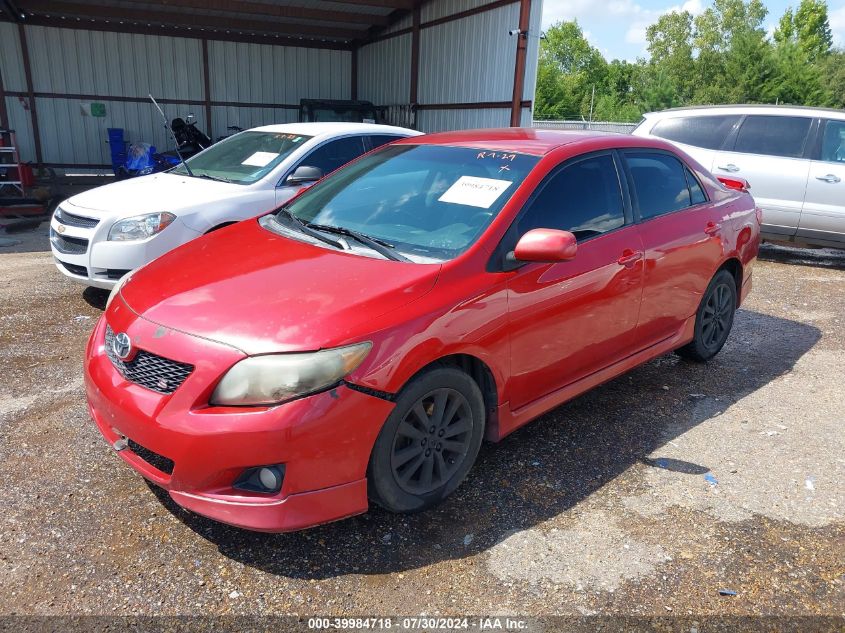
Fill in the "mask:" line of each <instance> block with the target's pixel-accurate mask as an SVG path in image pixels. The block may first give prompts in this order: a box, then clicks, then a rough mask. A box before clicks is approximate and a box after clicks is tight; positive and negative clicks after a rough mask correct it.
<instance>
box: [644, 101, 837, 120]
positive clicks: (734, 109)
mask: <svg viewBox="0 0 845 633" xmlns="http://www.w3.org/2000/svg"><path fill="white" fill-rule="evenodd" d="M714 111H715V112H719V113H722V114H749V113H761V112H765V113H766V114H782V115H790V114H792V115H795V114H804V115H807V114H811V115H817V116H818V115H821V114H825V115H828V116H829V115H831V114H832V115H835V116H836V117H837V118H843V119H845V110H839V109H837V108H818V107H814V106H801V105H772V104H765V103H744V104H734V105H702V106H687V107H684V108H669V109H667V110H661V111H659V112H649V113H647V114H645V115H644V116H646V117H649V118H657V117H661V116H663V115H670V116H671V115H673V114H691V115H695V116H698V115H702V116H703V115H705V114H708V113H711V112H714Z"/></svg>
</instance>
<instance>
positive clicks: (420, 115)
mask: <svg viewBox="0 0 845 633" xmlns="http://www.w3.org/2000/svg"><path fill="white" fill-rule="evenodd" d="M488 4H492V0H430V1H429V2H426V3H425V4H423V5H422V7H421V9H420V23H421V25H422V28H421V30H420V58H419V83H418V93H417V100H418V102H419V104H421V105H422V106H423V108H421V109H420V110H419V111H418V112H417V115H416V127H417V129H419V130H421V131H423V132H436V131H441V130H450V129H463V128H479V127H501V126H507V125H509V124H510V102H511V99H512V97H513V78H514V67H515V64H516V46H517V40H516V38H515V37H514V36H511V35H509V31H510V30H511V29H516V28H517V27H518V26H519V3H518V2H513V3H511V4H507V5H504V6H500V7H497V8H495V9H490V10H487V11H484V12H481V13H477V14H474V15H470V16H467V17H463V18H461V19H458V20H454V21H449V22H445V23H443V24H437V25H432V26H426V23H427V22H431V21H433V20H439V19H441V18H445V17H448V16H451V15H455V14H457V13H460V12H462V11H468V10H471V9H477V8H480V7H484V6H485V5H488ZM541 19H542V0H532V2H531V15H530V27H529V37H528V51H527V64H526V73H525V84H524V90H523V95H524V96H523V100H526V101H532V102H533V100H534V91H535V88H536V74H537V55H538V50H539V42H540V37H539V36H540V23H541ZM411 25H412V23H411V21H410V20H409V19H407V18H406V19H405V20H404V21H403V28H409V27H410V26H411ZM411 42H412V36H411V35H410V34H404V35H400V36H396V37H393V38H390V39H386V40H382V41H380V42H377V43H374V44H368V45H366V46H363V47H361V48H360V49H359V52H358V55H359V57H358V65H359V71H358V97H359V98H360V99H366V100H369V101H373V102H374V103H376V104H377V105H398V104H408V103H409V99H410V80H409V78H408V77H407V76H405V75H407V71H406V72H405V73H404V74H403V72H402V69H403V68H409V67H410V59H411ZM479 102H484V103H490V102H497V103H501V104H502V107H496V108H489V107H488V108H472V107H466V108H461V109H447V108H436V107H434V108H432V107H431V106H443V105H448V104H472V103H479ZM425 106H429V107H428V108H426V107H425ZM531 115H532V111H531V109H530V108H524V109H523V112H522V117H521V124H522V125H525V126H530V125H531V119H532V116H531Z"/></svg>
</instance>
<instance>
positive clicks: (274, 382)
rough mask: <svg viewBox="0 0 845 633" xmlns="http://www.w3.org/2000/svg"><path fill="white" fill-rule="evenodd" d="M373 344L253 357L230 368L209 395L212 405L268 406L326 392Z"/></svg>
mask: <svg viewBox="0 0 845 633" xmlns="http://www.w3.org/2000/svg"><path fill="white" fill-rule="evenodd" d="M372 346H373V344H372V343H369V342H367V343H358V344H357V345H349V346H348V347H337V348H334V349H326V350H322V351H320V352H311V353H307V354H268V355H267V356H252V357H250V358H245V359H244V360H242V361H240V362H239V363H238V364H236V365H235V366H234V367H232V368H231V369H230V370H229V371H228V372H226V375H225V376H223V379H222V380H221V381H220V382H219V383H218V384H217V387H216V388H215V389H214V393H213V394H211V404H212V405H226V406H244V405H252V406H256V405H270V404H278V403H279V402H284V401H285V400H290V399H291V398H295V397H297V396H305V395H308V394H310V393H314V392H317V391H320V390H322V389H326V388H327V387H331V386H332V385H334V384H336V383H338V382H339V381H340V379H341V378H343V377H344V376H346V375H347V374H349V373H350V372H351V371H353V370H354V369H355V368H356V367H358V365H360V364H361V362H362V361H363V360H364V359H365V358H366V357H367V354H369V352H370V349H371V348H372Z"/></svg>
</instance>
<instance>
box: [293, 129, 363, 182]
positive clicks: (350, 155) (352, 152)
mask: <svg viewBox="0 0 845 633" xmlns="http://www.w3.org/2000/svg"><path fill="white" fill-rule="evenodd" d="M363 153H364V137H363V136H348V137H345V138H339V139H335V140H333V141H329V142H328V143H325V144H323V145H321V146H320V147H318V148H317V149H315V150H314V151H313V152H311V153H310V154H309V155H308V156H306V157H305V158H304V159H302V162H301V163H300V164H302V165H308V166H309V167H318V168H319V169H321V170H323V175H324V176H325V175H326V174H330V173H331V172H333V171H334V170H335V169H337V168H338V167H342V166H343V165H345V164H346V163H348V162H349V161H351V160H353V159H355V158H358V157H359V156H360V155H361V154H363Z"/></svg>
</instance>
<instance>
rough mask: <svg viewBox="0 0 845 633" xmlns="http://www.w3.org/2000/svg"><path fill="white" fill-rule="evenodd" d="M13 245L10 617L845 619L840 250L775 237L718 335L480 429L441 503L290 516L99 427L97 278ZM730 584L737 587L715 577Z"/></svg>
mask: <svg viewBox="0 0 845 633" xmlns="http://www.w3.org/2000/svg"><path fill="white" fill-rule="evenodd" d="M14 237H15V239H16V240H20V243H19V244H15V245H12V246H6V247H0V366H2V368H3V372H2V376H3V381H2V384H0V480H2V481H3V482H4V485H3V487H2V488H0V508H2V515H1V516H0V534H2V539H0V561H2V567H0V596H1V597H0V615H8V614H33V615H49V614H56V615H58V614H73V615H85V614H122V615H158V614H163V615H179V614H197V613H203V614H261V613H267V614H298V615H308V614H322V615H326V614H335V615H344V614H346V615H349V614H358V615H362V614H368V615H398V614H404V615H414V614H422V613H426V614H444V615H449V614H521V615H536V616H543V615H550V614H562V615H574V616H583V615H590V614H601V615H625V616H666V615H667V614H674V615H693V616H696V617H699V616H703V617H706V616H708V615H714V614H718V615H735V614H740V615H754V614H758V615H759V614H767V615H789V616H803V615H818V614H824V615H832V616H836V617H839V618H842V617H845V519H844V518H843V517H844V515H845V484H843V482H845V433H843V430H842V426H843V417H845V413H843V409H845V407H843V404H845V381H843V378H845V252H840V253H837V252H834V251H799V250H794V249H786V248H774V247H766V248H765V249H764V254H763V261H761V262H760V263H759V264H758V266H757V268H756V272H755V290H754V292H753V293H752V296H751V298H750V301H749V302H748V303H747V305H746V306H745V307H744V309H743V310H741V311H740V312H739V313H738V315H737V319H736V324H735V328H734V332H733V334H732V336H731V338H730V340H729V343H728V345H727V346H726V348H725V349H724V350H723V352H722V353H721V354H720V355H719V356H718V357H717V358H716V359H715V360H714V361H713V362H711V363H710V364H708V365H705V366H702V365H695V364H690V363H687V362H683V361H680V360H679V359H677V358H675V357H674V356H666V357H664V358H660V359H657V360H655V361H653V362H651V363H648V364H647V365H645V366H643V367H640V368H639V369H637V370H635V371H633V372H631V373H630V374H628V375H625V376H623V377H621V378H619V379H617V380H615V381H613V382H611V383H609V384H607V385H605V386H603V387H601V388H599V389H596V390H594V391H592V392H590V393H588V394H586V395H585V396H583V397H581V398H578V399H577V400H575V401H573V402H571V403H569V404H567V405H565V406H563V407H561V408H559V409H557V410H555V411H553V412H551V413H550V414H548V415H546V416H544V417H543V418H542V419H540V420H537V421H535V422H534V423H532V424H530V425H529V426H527V427H525V428H523V429H522V430H520V431H518V432H517V433H515V434H513V435H512V436H510V437H508V438H507V439H506V440H505V441H503V442H502V443H500V444H498V445H487V446H485V447H484V448H483V449H482V453H481V456H480V458H479V461H478V463H477V465H476V467H475V469H474V470H473V472H472V473H471V476H470V478H469V479H468V481H467V482H466V483H465V484H464V485H463V486H462V487H461V488H460V489H459V490H458V492H457V493H456V494H455V495H453V496H452V497H451V498H450V499H449V500H448V501H447V502H446V503H445V504H444V505H443V506H441V507H440V508H438V509H436V510H434V511H431V512H428V513H424V514H420V515H414V516H411V517H402V516H395V515H391V514H388V513H386V512H383V511H381V510H379V509H372V510H371V511H370V512H369V513H367V514H366V515H363V516H360V517H356V518H353V519H350V520H346V521H342V522H339V523H335V524H332V525H328V526H324V527H320V528H316V529H312V530H307V531H304V532H299V533H295V534H288V535H266V534H253V533H249V532H245V531H240V530H237V529H234V528H229V527H226V526H223V525H220V524H216V523H213V522H211V521H208V520H205V519H203V518H201V517H198V516H195V515H191V514H188V513H187V512H185V511H183V510H181V509H179V508H178V507H176V506H175V505H174V504H173V503H171V502H170V501H169V499H168V498H167V497H166V495H163V494H161V493H160V492H157V491H156V490H154V489H152V488H150V487H148V486H147V485H145V483H144V481H143V480H142V479H141V478H140V477H138V476H137V475H136V474H135V473H134V472H133V471H131V470H130V469H129V468H127V467H126V466H125V465H124V464H123V463H122V462H121V461H120V460H119V459H118V458H117V457H116V456H115V455H114V453H113V451H112V449H111V448H109V447H108V446H107V445H106V443H105V442H104V441H102V439H101V438H100V436H99V434H98V432H97V430H96V429H95V427H94V425H93V424H92V423H91V422H90V421H89V419H88V415H87V412H86V408H85V402H84V397H83V392H82V379H81V358H82V354H83V349H84V345H85V341H86V339H87V337H88V333H89V332H90V330H91V328H92V326H93V324H94V321H95V319H96V318H97V317H98V316H99V314H100V313H101V309H102V305H103V302H104V297H103V295H102V294H101V293H96V292H91V291H84V292H83V290H82V288H81V287H79V286H77V285H75V284H72V283H71V282H69V281H66V280H65V279H64V278H63V277H62V276H61V275H59V273H58V272H57V271H56V270H55V269H54V267H53V264H52V261H51V258H50V255H49V251H48V248H47V239H46V225H42V227H41V228H40V229H39V230H37V231H33V232H30V233H25V234H20V235H15V236H14ZM720 589H729V590H732V591H735V592H736V593H737V595H736V596H720V595H719V590H720Z"/></svg>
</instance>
